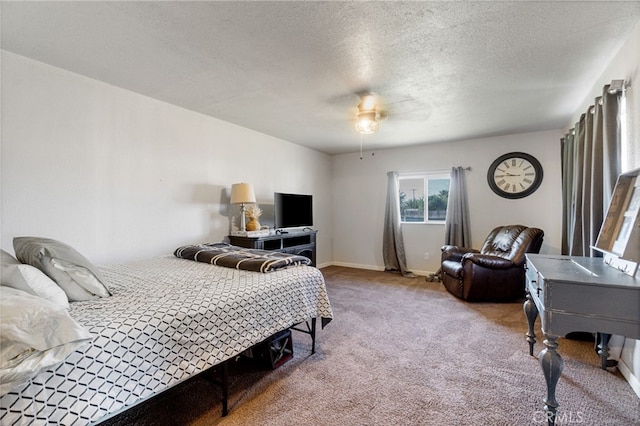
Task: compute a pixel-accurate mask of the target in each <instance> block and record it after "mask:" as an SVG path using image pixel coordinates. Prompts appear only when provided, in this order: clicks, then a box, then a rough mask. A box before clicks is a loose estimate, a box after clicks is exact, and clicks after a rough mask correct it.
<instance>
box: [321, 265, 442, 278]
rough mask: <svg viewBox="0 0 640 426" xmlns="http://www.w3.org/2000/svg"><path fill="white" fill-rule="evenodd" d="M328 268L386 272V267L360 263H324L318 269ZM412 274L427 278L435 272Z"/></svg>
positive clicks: (415, 271) (416, 272) (416, 271)
mask: <svg viewBox="0 0 640 426" xmlns="http://www.w3.org/2000/svg"><path fill="white" fill-rule="evenodd" d="M327 266H343V267H345V268H355V269H366V270H369V271H384V267H382V266H374V265H362V264H359V263H348V262H327V263H323V264H322V265H319V266H318V268H319V269H322V268H326V267H327ZM411 272H413V273H414V274H416V275H420V276H425V277H426V276H428V275H431V274H433V273H434V271H419V270H415V269H412V270H411Z"/></svg>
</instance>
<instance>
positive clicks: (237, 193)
mask: <svg viewBox="0 0 640 426" xmlns="http://www.w3.org/2000/svg"><path fill="white" fill-rule="evenodd" d="M255 202H256V194H255V192H253V185H251V184H250V183H234V184H233V185H231V204H245V203H255Z"/></svg>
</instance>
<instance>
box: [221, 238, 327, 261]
mask: <svg viewBox="0 0 640 426" xmlns="http://www.w3.org/2000/svg"><path fill="white" fill-rule="evenodd" d="M317 233H318V231H303V232H287V231H284V232H282V231H281V232H280V233H279V234H276V235H269V236H265V237H254V238H251V237H238V236H234V235H229V237H228V238H229V243H230V244H231V245H234V246H238V247H245V248H251V249H261V250H271V251H278V252H281V253H291V254H297V255H300V256H305V257H308V258H309V259H311V266H316V234H317Z"/></svg>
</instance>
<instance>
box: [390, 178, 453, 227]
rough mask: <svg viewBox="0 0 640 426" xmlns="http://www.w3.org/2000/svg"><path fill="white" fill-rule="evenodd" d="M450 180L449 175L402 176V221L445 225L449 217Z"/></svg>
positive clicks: (400, 182)
mask: <svg viewBox="0 0 640 426" xmlns="http://www.w3.org/2000/svg"><path fill="white" fill-rule="evenodd" d="M450 178H451V176H450V175H449V173H437V174H436V173H420V174H412V175H403V176H400V178H399V186H400V194H399V197H400V221H401V222H403V223H444V220H445V218H446V216H447V201H448V200H449V180H450ZM425 194H426V197H425ZM425 199H426V201H427V202H426V203H425Z"/></svg>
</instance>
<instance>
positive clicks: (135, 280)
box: [0, 256, 332, 425]
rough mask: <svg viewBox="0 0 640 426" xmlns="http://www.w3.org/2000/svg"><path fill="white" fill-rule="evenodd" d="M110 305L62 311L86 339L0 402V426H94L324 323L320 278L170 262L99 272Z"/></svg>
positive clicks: (303, 269) (312, 273)
mask: <svg viewBox="0 0 640 426" xmlns="http://www.w3.org/2000/svg"><path fill="white" fill-rule="evenodd" d="M100 271H101V272H102V274H103V276H104V278H105V281H106V284H107V286H108V287H109V289H110V290H111V292H112V293H113V296H111V297H108V298H102V299H97V300H91V301H86V302H74V303H72V304H71V308H70V311H69V312H70V314H71V316H72V317H73V318H74V319H76V321H78V322H79V323H80V324H82V325H83V326H84V327H86V328H87V329H88V330H89V331H90V332H91V334H92V335H93V336H94V338H93V340H92V342H91V343H90V344H88V345H85V346H84V347H82V348H80V349H79V350H77V351H76V352H74V353H72V354H71V355H69V356H68V357H67V358H66V359H65V361H64V362H63V363H62V364H59V365H58V366H56V367H54V368H52V369H50V370H46V371H44V372H41V373H40V374H38V375H37V376H36V377H35V378H34V379H32V380H31V382H30V383H29V384H27V385H25V386H23V387H19V388H16V389H13V390H12V391H10V392H9V393H8V394H6V395H4V396H2V397H1V398H0V423H1V424H2V425H13V424H19V425H22V424H50V423H57V424H65V425H72V424H73V425H76V424H78V425H82V424H93V423H97V422H99V421H101V420H103V419H105V418H108V417H110V416H111V415H113V414H115V413H118V412H121V411H123V410H125V409H127V408H129V407H131V406H133V405H135V404H137V403H139V402H141V401H144V400H146V399H148V398H149V397H151V396H153V395H156V394H158V393H160V392H161V391H163V390H165V389H167V388H169V387H171V386H174V385H176V384H178V383H180V382H182V381H184V380H186V379H188V378H189V377H192V376H193V375H195V374H198V373H200V372H202V371H204V370H206V369H208V368H210V367H212V366H214V365H216V364H219V363H221V362H223V361H226V360H228V359H230V358H232V357H234V356H235V355H238V354H240V353H241V352H243V351H244V350H246V349H248V348H249V347H251V346H253V345H255V344H256V343H259V342H261V341H263V340H265V339H266V338H267V337H269V336H271V335H273V334H274V333H276V332H278V331H281V330H284V329H286V328H288V327H290V326H292V325H294V324H297V323H299V322H302V321H305V320H308V319H310V318H322V319H323V323H326V322H327V321H329V320H330V319H331V318H332V311H331V306H330V303H329V299H328V297H327V292H326V288H325V284H324V278H323V276H322V273H321V272H320V271H319V270H318V269H316V268H313V267H309V266H296V267H291V268H285V269H281V270H278V271H274V272H271V273H260V272H250V271H243V270H238V269H231V268H225V267H221V266H215V265H209V264H205V263H201V262H194V261H191V260H185V259H178V258H175V257H173V256H166V257H158V258H152V259H146V260H141V261H136V262H129V263H126V264H117V265H108V266H105V267H101V268H100Z"/></svg>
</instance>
